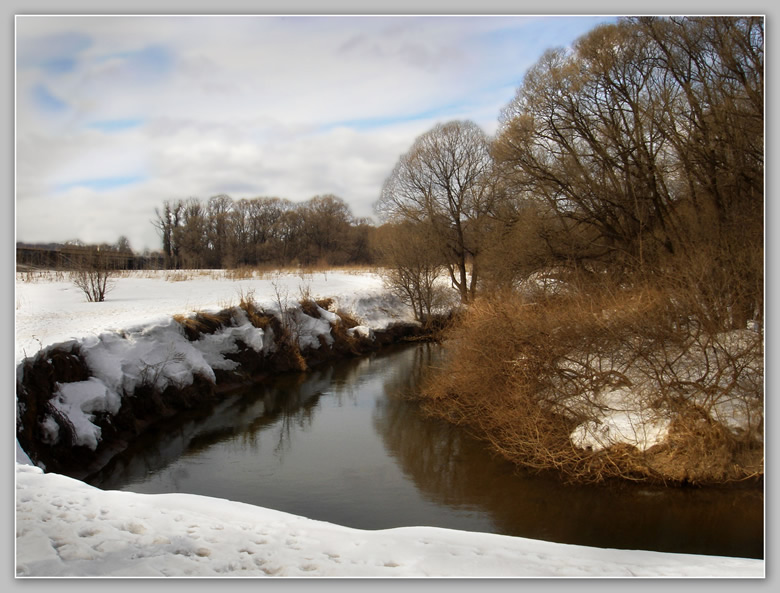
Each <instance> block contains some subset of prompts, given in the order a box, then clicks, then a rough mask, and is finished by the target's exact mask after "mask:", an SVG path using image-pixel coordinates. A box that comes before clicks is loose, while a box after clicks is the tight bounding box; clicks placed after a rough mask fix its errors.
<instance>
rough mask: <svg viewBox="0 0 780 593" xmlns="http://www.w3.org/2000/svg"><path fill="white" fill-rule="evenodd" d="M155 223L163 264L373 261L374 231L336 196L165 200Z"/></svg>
mask: <svg viewBox="0 0 780 593" xmlns="http://www.w3.org/2000/svg"><path fill="white" fill-rule="evenodd" d="M155 213H156V218H155V221H154V224H155V226H156V227H157V229H158V231H159V233H160V236H161V238H162V247H163V257H164V265H165V267H166V268H174V269H178V268H185V269H197V268H236V267H241V266H258V265H295V264H300V265H313V264H324V265H345V264H365V263H372V261H373V255H372V250H371V249H370V247H369V242H370V235H371V233H372V232H373V230H374V227H373V226H372V225H371V223H370V221H369V220H368V219H364V218H356V217H355V216H353V214H352V212H351V211H350V209H349V206H347V204H346V203H345V202H344V201H343V200H342V199H341V198H338V197H336V196H333V195H324V196H316V197H314V198H312V199H310V200H308V201H306V202H302V203H295V202H292V201H290V200H286V199H281V198H269V197H258V198H252V199H240V200H233V199H232V198H231V197H230V196H227V195H218V196H214V197H212V198H209V199H208V200H206V201H205V202H203V201H201V200H200V199H197V198H190V199H187V200H176V201H165V202H164V203H163V205H162V208H159V209H156V210H155Z"/></svg>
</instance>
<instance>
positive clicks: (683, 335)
mask: <svg viewBox="0 0 780 593" xmlns="http://www.w3.org/2000/svg"><path fill="white" fill-rule="evenodd" d="M450 342H451V346H450V350H451V356H450V361H449V364H448V365H447V366H446V367H445V369H444V371H443V372H442V373H441V374H439V375H438V376H436V377H435V378H434V379H433V380H431V381H429V382H428V384H427V386H426V388H425V390H424V395H423V406H424V408H425V409H426V410H427V411H428V412H429V413H431V414H433V415H436V416H439V417H442V418H444V419H446V420H448V421H450V422H455V423H457V424H461V425H464V426H466V427H468V428H469V429H471V430H472V431H474V432H475V434H477V435H478V436H479V437H481V438H484V439H485V440H487V441H488V442H489V443H490V444H491V446H492V447H493V448H494V449H495V450H496V451H498V452H499V453H500V454H501V455H502V456H504V457H505V458H507V459H509V460H511V461H513V462H515V463H517V464H519V465H522V466H525V467H529V468H533V469H539V470H542V469H555V470H558V471H560V472H561V473H562V474H563V475H564V476H566V478H567V479H569V480H574V481H599V480H603V479H608V478H615V477H619V478H625V479H631V480H655V481H664V480H669V481H679V482H693V483H701V482H720V481H728V480H737V479H743V478H745V477H748V476H753V475H760V474H761V473H762V472H763V468H762V458H763V389H762V381H763V363H762V357H763V346H762V344H761V339H760V336H759V335H758V334H755V333H754V332H748V331H743V332H736V333H735V332H729V333H715V334H713V333H710V332H708V331H705V330H704V329H703V328H702V327H701V325H700V324H696V323H694V322H693V318H691V317H690V316H689V315H688V312H687V311H685V310H684V309H681V308H680V307H679V306H677V305H674V304H672V303H670V301H669V299H668V295H666V294H664V293H663V291H661V290H659V289H657V288H645V289H641V290H640V289H634V290H630V291H628V290H616V289H613V290H609V289H607V288H606V287H605V288H604V289H603V290H602V291H600V292H599V291H596V290H594V289H593V287H592V290H591V291H589V292H585V293H577V294H573V293H569V294H560V295H558V296H548V298H547V299H546V300H545V301H542V302H538V303H529V302H527V301H524V300H522V299H521V298H520V297H519V296H517V295H516V294H515V293H511V292H507V293H503V294H501V295H500V296H496V297H494V298H491V299H481V300H477V301H476V302H474V303H473V304H472V305H471V307H470V308H469V310H468V311H467V312H466V313H465V314H464V315H463V318H462V320H461V322H460V324H459V325H458V326H457V328H456V329H455V330H454V331H453V333H452V339H451V340H450ZM615 419H617V420H615ZM615 422H618V424H617V425H616V424H615ZM654 423H658V424H659V425H660V426H662V427H668V430H666V431H664V430H660V429H659V430H658V433H659V434H660V435H661V436H660V437H658V438H657V439H654V438H649V437H650V436H652V435H654V434H655V432H654V430H655V427H654ZM575 435H579V437H580V439H579V440H578V439H577V438H575ZM596 437H599V438H596Z"/></svg>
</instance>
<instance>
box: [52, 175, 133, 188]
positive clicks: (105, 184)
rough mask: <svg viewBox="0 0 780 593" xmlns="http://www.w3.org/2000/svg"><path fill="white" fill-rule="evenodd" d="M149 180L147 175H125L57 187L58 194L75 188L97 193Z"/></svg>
mask: <svg viewBox="0 0 780 593" xmlns="http://www.w3.org/2000/svg"><path fill="white" fill-rule="evenodd" d="M147 179H148V178H147V176H146V175H123V176H118V177H100V178H95V179H80V180H78V181H68V182H67V183H60V184H58V185H57V186H56V190H57V191H58V192H64V191H67V190H69V189H73V188H75V187H85V188H88V189H93V190H95V191H106V190H111V189H117V188H119V187H124V186H126V185H133V184H135V183H141V182H143V181H146V180H147Z"/></svg>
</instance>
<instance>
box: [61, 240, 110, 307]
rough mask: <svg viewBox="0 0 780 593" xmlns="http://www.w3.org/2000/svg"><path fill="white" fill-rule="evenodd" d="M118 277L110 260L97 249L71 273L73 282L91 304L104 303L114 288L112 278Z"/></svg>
mask: <svg viewBox="0 0 780 593" xmlns="http://www.w3.org/2000/svg"><path fill="white" fill-rule="evenodd" d="M115 275H116V270H115V269H114V268H113V267H112V265H111V261H110V259H109V258H108V257H107V256H106V255H105V254H101V252H100V251H99V250H97V249H95V250H93V251H91V252H90V253H88V254H87V255H85V256H84V257H83V259H82V260H81V261H80V262H79V263H78V264H77V266H76V269H75V270H74V271H73V272H71V281H72V282H73V284H75V285H76V286H77V287H78V288H80V289H81V290H82V291H83V292H84V294H85V295H86V297H87V301H89V302H90V303H102V302H103V301H104V300H105V298H106V294H107V293H108V292H109V291H110V290H111V289H112V288H113V287H114V285H113V282H112V281H111V278H112V277H113V276H115Z"/></svg>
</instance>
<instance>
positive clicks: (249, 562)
mask: <svg viewBox="0 0 780 593" xmlns="http://www.w3.org/2000/svg"><path fill="white" fill-rule="evenodd" d="M182 278H184V279H182ZM172 279H173V277H172V276H170V275H169V274H168V273H166V272H159V273H150V272H135V273H129V274H125V275H123V277H121V278H119V279H118V280H117V282H116V285H115V287H114V289H113V290H112V291H111V292H110V293H109V294H108V296H107V300H106V301H105V302H103V303H87V302H86V301H85V299H84V296H83V294H82V293H81V292H80V291H79V290H78V289H76V288H75V287H74V286H73V285H72V284H71V283H70V282H69V281H68V280H67V278H65V277H53V276H41V277H31V276H29V275H21V274H17V283H16V364H17V365H19V363H20V362H21V361H22V360H23V359H24V358H25V357H26V356H32V355H33V354H35V353H38V352H39V351H43V355H45V354H46V350H47V348H48V347H50V346H52V345H54V344H57V343H62V342H65V343H67V342H71V343H72V342H76V343H78V344H79V346H80V349H81V351H82V353H83V354H84V356H85V359H86V360H87V364H88V366H89V367H90V370H91V372H92V376H91V377H90V378H89V379H88V380H86V381H81V382H78V383H69V384H59V385H58V389H57V392H56V397H57V404H56V405H57V407H58V409H59V410H60V412H61V413H63V414H65V415H67V416H68V418H69V419H70V420H71V422H72V423H73V425H74V427H75V428H76V432H77V434H78V435H79V438H80V439H81V442H82V443H83V444H85V445H86V446H89V447H93V448H94V447H95V446H96V444H97V442H98V439H99V438H100V430H99V428H98V427H97V426H95V425H94V424H92V423H91V422H90V420H91V419H92V415H93V414H95V413H97V412H101V411H108V412H110V413H115V412H116V410H117V409H118V406H119V405H120V403H121V400H120V398H121V394H122V393H127V392H131V391H132V390H133V389H134V388H135V386H137V385H139V384H140V383H143V382H150V381H152V382H154V383H156V384H157V385H158V386H159V387H164V385H165V384H167V383H168V382H174V383H177V384H180V385H184V384H187V383H188V382H191V381H192V380H193V377H194V376H196V375H201V376H204V377H206V378H211V379H212V380H213V377H214V369H230V368H231V364H232V361H230V360H229V359H228V358H226V357H225V354H227V353H229V352H231V351H233V349H234V348H235V347H236V341H237V340H241V341H242V342H244V343H245V344H247V345H249V346H250V347H251V348H253V349H255V351H257V352H262V351H265V350H267V349H268V348H270V347H271V344H272V340H271V335H270V330H267V331H265V332H264V331H263V330H262V329H259V328H256V327H254V326H253V325H252V324H251V323H249V320H248V319H246V318H245V317H242V316H241V313H240V312H237V314H236V315H234V322H233V324H232V325H231V326H229V327H225V328H222V329H221V330H219V331H218V332H216V333H215V334H211V335H204V336H202V337H201V338H200V339H199V340H197V341H196V342H190V341H188V340H187V339H186V337H185V336H184V333H183V330H182V328H181V326H180V325H179V324H178V323H176V322H175V321H174V320H173V315H182V314H185V315H186V314H188V313H191V312H193V311H207V312H208V311H210V312H218V311H220V310H223V309H225V308H228V307H233V306H235V305H237V303H238V301H239V300H240V297H241V296H242V295H249V294H251V295H253V296H254V298H255V300H256V302H257V303H258V304H259V305H261V306H263V307H266V308H268V309H271V308H273V307H274V304H275V303H276V304H278V303H279V301H280V295H287V294H299V293H300V294H308V295H311V296H312V297H314V298H319V297H330V298H332V299H333V304H332V306H330V307H329V309H330V310H329V311H325V310H324V309H320V310H319V314H320V318H319V319H317V318H315V317H310V316H307V315H305V314H304V313H303V312H302V311H301V310H300V309H295V310H294V311H293V320H294V323H295V325H296V328H297V331H298V338H299V342H300V343H301V345H307V344H309V345H311V346H312V347H318V346H319V344H320V336H322V337H323V338H324V339H325V340H326V341H327V339H328V338H330V334H329V332H328V329H329V328H328V326H329V322H330V321H332V320H334V319H335V318H334V315H335V312H338V311H343V312H345V313H347V314H349V315H350V316H351V317H352V318H354V319H355V320H357V321H358V322H359V323H360V324H361V325H359V326H358V327H356V328H354V329H353V330H352V332H353V333H356V334H358V335H360V336H367V337H370V336H372V335H373V332H374V331H375V330H378V329H382V328H385V327H387V326H388V325H389V324H391V323H393V322H395V321H411V319H412V315H411V311H410V310H409V309H408V308H406V307H404V306H403V305H401V303H400V302H398V300H397V299H395V298H394V297H393V296H392V295H390V294H389V293H388V292H387V291H386V289H385V288H384V287H383V285H382V280H381V278H380V277H379V276H378V275H376V274H374V273H370V272H359V273H358V272H352V271H341V272H333V271H329V272H327V273H317V274H302V273H298V274H274V275H270V276H262V277H260V276H255V277H252V278H244V279H240V280H231V279H230V278H229V277H226V276H225V275H224V273H222V272H207V273H203V272H184V273H179V274H177V276H176V280H177V281H171V280H172ZM25 280H27V281H25ZM292 300H293V299H291V301H292ZM237 311H238V310H237ZM19 372H21V370H20V369H19V368H17V373H19ZM44 426H45V427H47V428H48V431H49V432H48V438H49V439H51V440H56V438H57V437H58V434H57V430H58V429H57V424H56V422H54V419H53V418H48V419H46V420H45V421H44ZM16 534H17V536H16V573H17V575H18V576H65V575H73V576H279V577H282V576H285V577H331V576H350V577H391V576H400V577H426V576H446V577H454V576H469V577H480V576H490V577H501V576H525V577H540V576H552V577H604V576H609V577H616V576H647V577H720V576H724V577H763V576H764V561H762V560H754V559H740V558H722V557H708V556H693V555H683V554H667V553H657V552H648V551H625V550H611V549H596V548H587V547H582V546H571V545H564V544H556V543H549V542H543V541H536V540H529V539H524V538H516V537H507V536H500V535H494V534H482V533H468V532H460V531H454V530H447V529H439V528H432V527H425V526H419V527H407V528H401V529H391V530H384V531H362V530H357V529H351V528H347V527H343V526H338V525H333V524H329V523H324V522H320V521H313V520H310V519H307V518H304V517H298V516H293V515H289V514H285V513H281V512H278V511H274V510H271V509H264V508H259V507H253V506H250V505H246V504H243V503H237V502H232V501H227V500H217V499H213V498H208V497H202V496H195V495H189V494H166V495H144V494H137V493H130V492H113V491H102V490H99V489H96V488H93V487H91V486H88V485H86V484H84V483H82V482H79V481H77V480H74V479H71V478H67V477H65V476H61V475H57V474H45V473H43V472H42V471H41V470H40V469H39V468H36V467H33V466H32V465H31V463H30V461H29V459H28V458H27V456H26V455H25V454H24V452H23V451H21V449H20V448H19V445H18V443H17V444H16Z"/></svg>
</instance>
